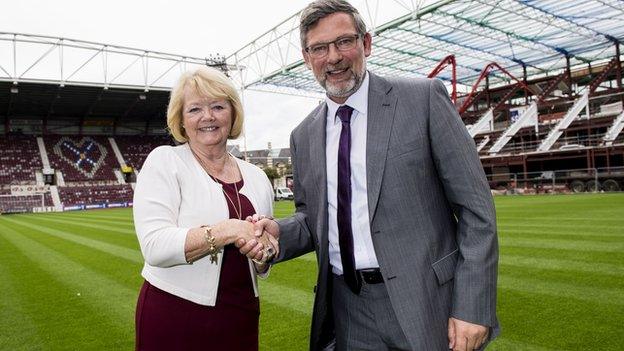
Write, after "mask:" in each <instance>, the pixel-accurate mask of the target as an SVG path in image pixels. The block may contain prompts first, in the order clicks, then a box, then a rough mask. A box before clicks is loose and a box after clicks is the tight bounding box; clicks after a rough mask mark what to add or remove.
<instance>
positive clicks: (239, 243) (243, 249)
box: [234, 214, 279, 264]
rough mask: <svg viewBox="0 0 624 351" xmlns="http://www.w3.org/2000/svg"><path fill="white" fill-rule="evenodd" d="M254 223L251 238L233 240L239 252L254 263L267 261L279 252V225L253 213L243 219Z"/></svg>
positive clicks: (270, 219)
mask: <svg viewBox="0 0 624 351" xmlns="http://www.w3.org/2000/svg"><path fill="white" fill-rule="evenodd" d="M245 220H246V221H248V222H251V223H253V224H254V237H253V238H239V239H237V240H236V241H235V243H234V244H235V245H236V247H237V248H238V249H239V251H240V253H241V254H243V255H245V256H247V257H249V258H251V259H252V260H253V261H254V262H256V263H260V264H263V263H267V262H269V261H270V260H271V259H273V257H275V256H277V255H278V254H279V244H278V242H277V239H278V238H279V227H278V225H277V223H276V222H275V221H274V220H273V219H272V218H269V217H267V216H264V215H258V214H255V215H253V216H249V217H247V218H246V219H245Z"/></svg>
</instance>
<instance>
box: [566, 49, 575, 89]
mask: <svg viewBox="0 0 624 351" xmlns="http://www.w3.org/2000/svg"><path fill="white" fill-rule="evenodd" d="M565 59H566V74H567V75H568V77H567V78H568V96H570V97H572V94H573V93H574V92H573V91H572V69H571V68H570V55H568V54H566V55H565Z"/></svg>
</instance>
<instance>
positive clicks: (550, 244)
mask: <svg viewBox="0 0 624 351" xmlns="http://www.w3.org/2000/svg"><path fill="white" fill-rule="evenodd" d="M498 242H499V244H500V246H502V247H505V246H507V247H525V248H548V249H557V250H576V251H591V252H602V253H605V254H606V253H611V252H613V253H619V252H623V251H624V242H596V241H587V240H555V239H549V238H535V237H534V238H520V237H510V236H506V235H500V236H499V238H498Z"/></svg>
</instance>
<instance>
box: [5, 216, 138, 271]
mask: <svg viewBox="0 0 624 351" xmlns="http://www.w3.org/2000/svg"><path fill="white" fill-rule="evenodd" d="M1 221H7V222H9V223H13V224H17V225H19V226H22V227H26V228H30V229H34V230H36V231H39V232H41V233H45V234H48V235H53V236H56V237H58V238H60V239H63V240H68V241H72V242H74V243H77V244H80V245H84V246H87V247H89V248H92V249H95V250H98V251H102V252H105V253H107V254H109V255H112V256H115V257H119V258H123V259H126V260H128V261H132V262H142V261H143V257H142V256H141V253H140V252H139V251H138V250H136V249H130V248H126V247H122V246H119V245H114V244H109V243H106V242H103V241H100V240H95V239H90V238H86V237H84V236H82V235H80V234H77V233H73V232H69V231H61V230H57V229H53V228H49V227H44V226H41V225H37V224H33V223H28V222H25V221H20V220H15V219H12V218H0V223H1Z"/></svg>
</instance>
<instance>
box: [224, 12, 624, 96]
mask: <svg viewBox="0 0 624 351" xmlns="http://www.w3.org/2000/svg"><path fill="white" fill-rule="evenodd" d="M395 2H398V0H395ZM421 2H422V1H421ZM401 3H402V2H401ZM412 4H413V2H412ZM419 4H420V2H419ZM366 6H369V2H368V1H367V2H366ZM404 8H405V10H406V11H403V12H404V14H403V15H402V16H400V17H398V18H396V19H395V20H392V21H389V22H387V23H385V24H382V25H379V26H375V27H374V28H373V29H372V30H371V32H372V34H373V54H372V55H371V56H370V57H369V58H368V67H369V69H371V70H372V71H374V72H376V73H379V74H381V75H387V76H407V77H412V76H413V77H426V76H427V75H428V74H429V73H430V72H431V71H432V69H433V68H434V67H435V66H436V65H437V64H438V62H440V61H441V60H442V59H443V58H444V57H446V56H447V55H451V54H453V55H455V56H456V61H457V82H458V84H459V86H460V87H461V86H462V85H463V86H464V88H466V87H469V86H471V85H472V84H473V83H474V82H475V81H476V80H477V78H478V77H479V74H480V72H481V70H482V69H483V68H484V66H485V65H486V64H488V63H489V62H497V63H498V64H499V65H500V66H502V67H503V68H505V69H507V70H508V71H509V72H511V73H512V74H513V75H514V76H516V77H518V78H520V77H522V76H523V70H524V69H525V68H526V73H527V76H528V77H538V76H544V75H551V74H558V73H561V71H562V70H563V69H564V68H565V67H566V61H567V60H568V59H569V61H570V65H571V66H572V67H575V66H580V65H586V64H587V63H589V62H592V64H594V63H596V62H600V61H603V60H604V61H608V60H610V59H612V58H613V57H614V56H615V53H616V43H619V42H620V41H622V40H624V25H622V23H624V2H623V1H620V0H565V1H562V0H499V1H492V0H443V1H438V2H436V3H433V4H430V5H428V6H426V7H422V8H419V7H418V6H416V7H414V6H412V7H411V8H410V7H409V6H404ZM359 10H360V13H362V14H366V13H370V9H369V8H366V9H362V8H360V9H359ZM299 15H300V12H299V13H297V14H295V15H293V16H291V17H290V18H288V19H287V20H285V21H284V22H282V23H280V24H279V25H278V26H276V27H275V28H273V29H272V30H270V31H268V32H267V33H265V34H264V35H262V36H260V37H258V38H257V39H256V40H254V41H253V42H251V43H250V44H248V45H246V46H244V47H243V48H241V49H240V50H237V51H236V52H235V53H234V54H232V55H230V56H228V57H227V58H226V62H228V63H229V64H232V65H235V66H238V67H239V68H242V70H240V71H238V72H235V74H237V75H238V77H237V78H238V80H239V82H240V84H241V85H242V86H243V87H244V88H247V89H257V90H263V91H277V92H286V93H295V94H305V95H307V94H309V93H310V92H312V93H314V92H317V93H318V92H320V91H321V88H320V86H318V84H317V83H316V81H315V80H314V78H313V76H312V74H311V73H310V71H309V70H308V69H307V68H306V67H305V65H304V63H303V60H302V59H301V54H300V52H301V46H300V44H299V33H298V24H299ZM585 67H586V66H585ZM438 78H441V79H444V80H450V79H451V72H450V71H449V70H446V71H442V72H441V73H440V74H439V75H438ZM508 79H509V78H508V77H507V76H504V75H501V74H498V73H497V72H494V74H493V75H490V84H491V85H497V84H501V83H507V82H508Z"/></svg>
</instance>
